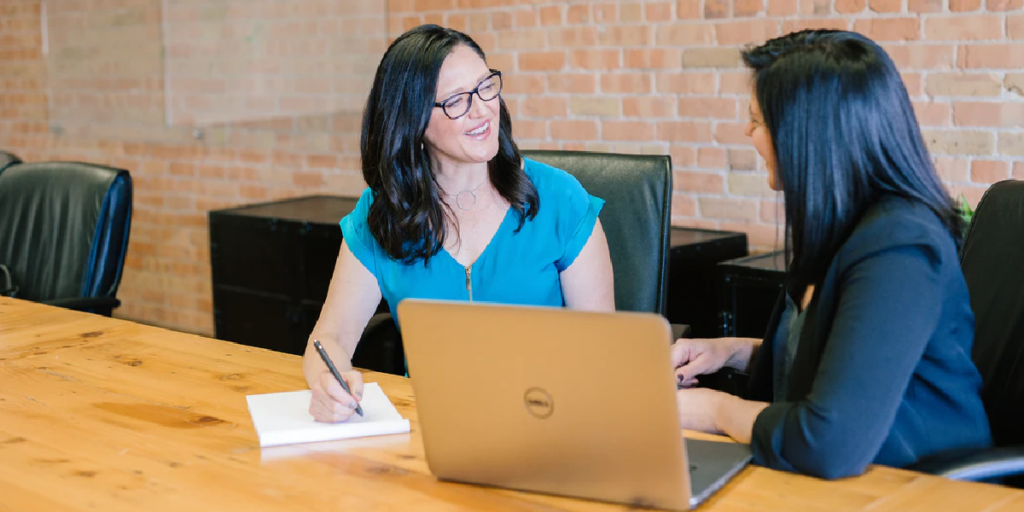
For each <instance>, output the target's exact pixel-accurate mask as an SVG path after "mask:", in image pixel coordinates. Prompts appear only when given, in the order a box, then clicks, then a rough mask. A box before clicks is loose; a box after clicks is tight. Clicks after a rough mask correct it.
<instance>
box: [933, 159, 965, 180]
mask: <svg viewBox="0 0 1024 512" xmlns="http://www.w3.org/2000/svg"><path fill="white" fill-rule="evenodd" d="M935 171H936V172H937V173H938V175H939V177H940V178H942V180H943V181H949V182H964V181H968V180H969V179H970V161H969V160H967V159H966V158H953V157H948V156H939V157H935Z"/></svg>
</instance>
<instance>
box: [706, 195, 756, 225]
mask: <svg viewBox="0 0 1024 512" xmlns="http://www.w3.org/2000/svg"><path fill="white" fill-rule="evenodd" d="M699 202H700V213H701V217H704V218H711V219H727V220H757V218H758V212H759V210H760V206H761V205H760V201H758V200H757V199H732V198H729V199H726V198H718V197H701V198H700V200H699Z"/></svg>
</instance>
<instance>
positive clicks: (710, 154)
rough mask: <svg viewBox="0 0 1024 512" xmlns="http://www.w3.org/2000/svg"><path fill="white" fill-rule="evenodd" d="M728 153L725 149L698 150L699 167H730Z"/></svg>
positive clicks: (709, 147)
mask: <svg viewBox="0 0 1024 512" xmlns="http://www.w3.org/2000/svg"><path fill="white" fill-rule="evenodd" d="M728 162H729V160H728V152H727V151H726V150H725V149H723V148H716V147H712V146H701V147H700V148H698V149H697V167H701V168H704V169H725V168H727V167H728V166H729V163H728Z"/></svg>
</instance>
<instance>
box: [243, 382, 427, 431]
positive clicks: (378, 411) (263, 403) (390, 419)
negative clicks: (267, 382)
mask: <svg viewBox="0 0 1024 512" xmlns="http://www.w3.org/2000/svg"><path fill="white" fill-rule="evenodd" d="M311 396H312V391H309V390H305V391H291V392H286V393H268V394H264V395H249V396H247V397H245V399H246V401H247V402H248V403H249V414H250V415H251V416H252V422H253V426H255V427H256V435H257V436H259V440H260V446H261V447H264V446H278V445H283V444H294V443H312V442H318V441H333V440H335V439H348V438H353V437H366V436H382V435H388V434H405V433H408V432H409V420H407V419H405V418H402V415H401V414H399V413H398V410H397V409H395V406H394V405H393V404H392V403H391V400H388V397H387V395H385V394H384V391H383V390H382V389H380V385H378V384H377V383H375V382H370V383H367V384H366V385H365V386H364V387H363V400H362V401H361V402H359V405H360V406H362V408H363V414H364V416H359V415H358V414H353V415H352V417H351V418H349V419H348V421H346V422H344V423H336V424H331V423H320V422H318V421H316V420H314V419H313V416H312V415H311V414H309V400H310V397H311Z"/></svg>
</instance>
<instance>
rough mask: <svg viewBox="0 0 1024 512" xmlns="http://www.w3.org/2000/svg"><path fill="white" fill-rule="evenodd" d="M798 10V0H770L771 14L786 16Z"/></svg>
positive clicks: (769, 8) (769, 10)
mask: <svg viewBox="0 0 1024 512" xmlns="http://www.w3.org/2000/svg"><path fill="white" fill-rule="evenodd" d="M798 11H799V9H798V5H797V0H768V15H769V16H786V15H790V14H796V13H797V12H798Z"/></svg>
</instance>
